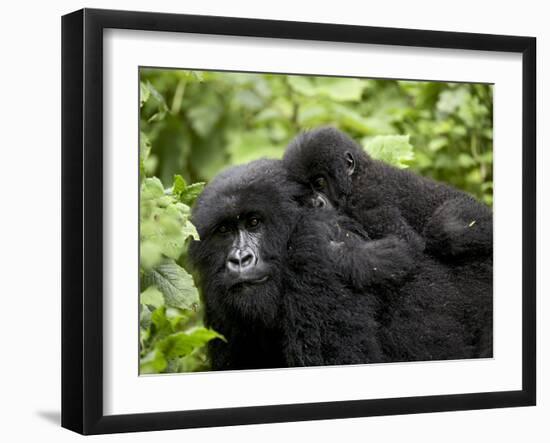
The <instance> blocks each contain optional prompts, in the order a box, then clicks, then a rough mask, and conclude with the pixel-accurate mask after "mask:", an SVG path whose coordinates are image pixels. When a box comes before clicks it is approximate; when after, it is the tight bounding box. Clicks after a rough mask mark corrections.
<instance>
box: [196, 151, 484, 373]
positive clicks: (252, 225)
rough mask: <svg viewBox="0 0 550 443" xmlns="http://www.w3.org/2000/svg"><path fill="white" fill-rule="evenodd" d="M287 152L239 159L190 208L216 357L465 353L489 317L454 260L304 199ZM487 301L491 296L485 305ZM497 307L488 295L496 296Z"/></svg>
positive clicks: (283, 362) (228, 364)
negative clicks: (470, 315) (464, 288)
mask: <svg viewBox="0 0 550 443" xmlns="http://www.w3.org/2000/svg"><path fill="white" fill-rule="evenodd" d="M299 192H300V190H299V189H298V188H297V187H296V185H295V184H293V183H292V182H290V181H289V180H287V177H286V171H285V170H284V169H283V168H282V165H281V163H280V162H278V161H268V160H260V161H257V162H252V163H250V164H248V165H244V166H238V167H234V168H230V169H228V170H226V171H225V172H223V173H222V174H220V175H219V176H218V177H216V178H215V179H214V180H213V181H212V182H211V183H210V184H209V185H208V186H207V187H206V189H205V190H204V192H203V194H202V195H201V197H200V198H199V200H198V201H197V204H196V206H195V208H194V211H193V223H194V224H195V226H197V229H198V231H199V234H200V237H201V240H200V241H198V242H193V243H192V245H191V248H190V259H191V262H192V264H193V265H194V267H195V268H196V270H197V274H198V276H199V286H200V287H201V289H202V293H203V297H204V301H205V306H206V323H207V325H208V326H210V327H212V328H214V329H216V330H217V331H219V332H221V333H222V334H223V335H224V336H225V337H226V339H227V342H224V341H222V340H215V341H213V342H211V344H210V347H209V353H210V357H211V361H212V367H213V369H217V370H219V369H246V368H274V367H292V366H312V365H331V364H351V363H354V364H359V363H370V362H382V361H399V360H427V359H448V358H468V357H478V356H482V355H485V353H486V352H487V351H486V350H483V351H482V350H481V349H480V347H479V344H480V339H479V337H480V336H481V335H484V334H486V333H490V331H489V330H488V328H487V327H486V326H487V325H484V324H470V323H469V322H465V321H464V315H465V313H466V312H467V311H469V310H478V309H479V306H474V304H473V303H472V301H471V300H469V299H467V298H465V297H462V296H460V295H459V293H458V292H457V291H456V289H455V288H454V287H453V285H452V284H451V283H450V281H449V280H448V279H447V277H446V274H447V270H446V269H445V268H444V267H443V266H441V265H440V264H438V263H436V262H432V261H431V260H430V259H426V258H421V257H417V256H414V255H413V254H414V252H413V251H411V249H410V248H409V247H408V245H407V244H406V243H405V242H404V241H402V240H399V239H397V238H392V237H389V238H385V239H382V240H378V241H370V240H368V238H367V237H366V235H365V234H364V233H363V232H362V230H361V228H360V227H357V226H356V225H355V224H354V222H352V221H351V220H350V219H345V218H343V217H342V216H340V215H337V213H336V212H335V211H320V210H316V209H314V210H311V209H307V208H303V207H299V206H298V205H297V204H296V202H295V200H296V198H297V197H298V196H299V195H298V194H299ZM485 308H487V307H485ZM489 308H490V307H489Z"/></svg>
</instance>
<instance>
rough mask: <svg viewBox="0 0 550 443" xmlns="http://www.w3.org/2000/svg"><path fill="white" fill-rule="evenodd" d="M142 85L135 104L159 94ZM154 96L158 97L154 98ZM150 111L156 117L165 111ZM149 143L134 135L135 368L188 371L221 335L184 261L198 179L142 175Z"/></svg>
mask: <svg viewBox="0 0 550 443" xmlns="http://www.w3.org/2000/svg"><path fill="white" fill-rule="evenodd" d="M151 91H154V90H153V89H152V88H148V87H146V86H142V88H141V97H140V100H141V104H142V105H145V104H146V103H148V101H149V100H152V99H154V100H156V101H157V102H158V103H160V104H161V106H162V103H163V101H162V100H161V98H162V97H161V96H160V95H159V94H158V93H153V92H151ZM159 97H160V99H159ZM165 115H166V114H164V115H159V114H157V116H156V117H155V118H156V119H157V121H162V120H163V118H164V117H165ZM151 149H152V145H151V142H150V140H149V136H148V135H147V134H146V133H142V134H141V139H140V165H141V166H142V168H141V172H142V174H141V190H140V283H141V284H140V286H141V289H142V292H141V294H140V319H139V322H140V373H141V374H151V373H159V372H189V371H200V370H207V369H208V361H207V358H206V353H205V345H206V344H207V343H208V342H209V341H210V340H212V339H214V338H220V339H223V337H222V336H221V335H220V334H218V333H217V332H215V331H213V330H211V329H207V328H205V327H204V325H203V323H202V309H201V305H200V299H199V292H198V290H197V288H196V286H195V283H194V281H193V278H192V276H191V275H190V274H189V273H188V272H187V270H186V269H185V267H184V263H185V253H186V251H187V247H188V242H189V240H190V239H191V238H194V239H196V240H198V239H199V235H198V233H197V230H196V229H195V227H194V226H193V224H192V223H191V222H190V221H189V216H190V214H191V208H190V206H191V205H192V204H193V202H194V200H195V199H196V198H197V196H198V195H199V193H200V191H201V190H202V188H203V187H204V183H194V184H192V185H188V184H187V183H186V181H185V180H184V179H183V177H181V176H180V175H175V176H174V180H173V186H172V188H170V189H165V188H164V186H163V184H162V182H161V181H160V180H159V179H158V178H157V177H146V174H145V166H144V165H146V164H148V162H149V160H150V158H149V155H150V152H151Z"/></svg>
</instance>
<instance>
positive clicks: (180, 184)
mask: <svg viewBox="0 0 550 443" xmlns="http://www.w3.org/2000/svg"><path fill="white" fill-rule="evenodd" d="M185 188H187V183H186V182H185V179H184V178H183V177H182V176H181V175H179V174H176V175H174V184H173V185H172V194H173V195H175V196H176V197H178V199H179V196H180V195H181V194H182V192H183V191H185Z"/></svg>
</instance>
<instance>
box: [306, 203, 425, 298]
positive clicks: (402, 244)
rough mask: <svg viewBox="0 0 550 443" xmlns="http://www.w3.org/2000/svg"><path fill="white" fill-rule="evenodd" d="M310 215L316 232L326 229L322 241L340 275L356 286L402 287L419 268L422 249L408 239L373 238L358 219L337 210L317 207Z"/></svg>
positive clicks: (363, 287)
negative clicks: (416, 248)
mask: <svg viewBox="0 0 550 443" xmlns="http://www.w3.org/2000/svg"><path fill="white" fill-rule="evenodd" d="M308 218H309V219H310V222H312V223H313V224H314V225H315V226H314V229H313V231H314V232H324V237H325V240H321V241H323V242H324V243H325V244H326V246H327V255H328V256H329V258H330V260H331V262H332V263H333V264H334V269H335V270H336V273H337V275H339V276H340V277H341V278H342V280H343V281H344V282H346V283H347V284H350V285H351V286H353V287H354V288H355V289H372V288H377V289H379V288H394V287H397V286H400V285H402V284H403V282H404V281H405V280H406V278H407V277H408V276H409V275H411V273H412V271H413V269H414V268H415V255H416V254H417V253H418V252H420V251H416V250H415V248H413V247H411V245H410V243H409V242H407V241H406V240H404V239H401V238H398V237H397V236H395V235H389V236H385V237H384V238H381V239H379V240H370V239H369V237H368V235H367V234H366V233H365V232H364V231H363V230H362V228H361V227H360V226H359V225H358V224H357V223H356V222H354V221H353V220H352V219H350V218H349V217H345V216H341V215H338V214H337V213H336V212H335V211H333V210H325V211H323V210H313V211H311V213H310V214H309V215H308ZM311 220H312V221H311Z"/></svg>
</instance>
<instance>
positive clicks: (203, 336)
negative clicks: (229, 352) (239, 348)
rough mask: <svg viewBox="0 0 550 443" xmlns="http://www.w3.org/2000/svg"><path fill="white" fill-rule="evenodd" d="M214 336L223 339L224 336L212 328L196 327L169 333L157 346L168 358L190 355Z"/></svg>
mask: <svg viewBox="0 0 550 443" xmlns="http://www.w3.org/2000/svg"><path fill="white" fill-rule="evenodd" d="M214 338H220V339H223V336H222V335H220V334H218V333H217V332H215V331H213V330H212V329H206V328H196V329H195V330H193V331H188V332H177V333H175V334H172V335H169V336H168V337H166V338H164V339H162V340H161V341H159V343H158V345H157V348H158V349H159V350H160V351H161V352H162V353H163V355H164V356H166V358H167V359H174V358H180V357H184V356H186V355H189V354H190V353H191V352H193V351H194V350H195V349H197V348H200V347H202V346H204V345H205V344H206V343H208V342H209V341H210V340H212V339H214Z"/></svg>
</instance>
